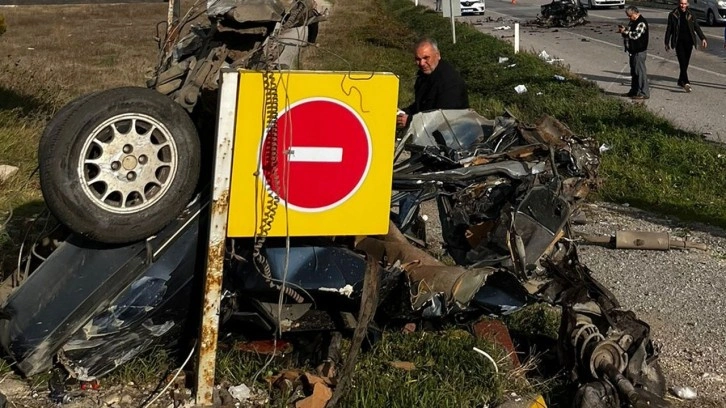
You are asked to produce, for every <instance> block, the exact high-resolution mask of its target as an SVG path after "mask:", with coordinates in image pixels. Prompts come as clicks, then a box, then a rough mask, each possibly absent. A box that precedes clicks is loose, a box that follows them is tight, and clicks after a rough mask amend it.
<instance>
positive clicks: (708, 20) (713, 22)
mask: <svg viewBox="0 0 726 408" xmlns="http://www.w3.org/2000/svg"><path fill="white" fill-rule="evenodd" d="M706 25H709V26H711V27H713V26H715V25H716V17H715V16H714V15H713V11H711V10H708V13H707V14H706Z"/></svg>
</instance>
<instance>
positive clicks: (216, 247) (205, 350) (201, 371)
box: [197, 190, 229, 406]
mask: <svg viewBox="0 0 726 408" xmlns="http://www.w3.org/2000/svg"><path fill="white" fill-rule="evenodd" d="M228 207H229V190H223V191H222V192H221V194H220V196H219V197H218V198H216V199H215V200H213V201H212V209H211V211H212V214H211V219H210V222H211V225H210V234H209V248H208V249H207V273H206V279H205V284H204V303H203V308H202V327H201V333H200V336H201V344H200V348H199V366H198V373H197V404H199V405H202V406H211V405H212V392H213V389H214V372H215V367H216V356H217V338H218V330H219V304H220V300H221V294H222V274H223V270H222V268H223V265H224V251H225V238H226V231H227V229H226V224H227V210H228Z"/></svg>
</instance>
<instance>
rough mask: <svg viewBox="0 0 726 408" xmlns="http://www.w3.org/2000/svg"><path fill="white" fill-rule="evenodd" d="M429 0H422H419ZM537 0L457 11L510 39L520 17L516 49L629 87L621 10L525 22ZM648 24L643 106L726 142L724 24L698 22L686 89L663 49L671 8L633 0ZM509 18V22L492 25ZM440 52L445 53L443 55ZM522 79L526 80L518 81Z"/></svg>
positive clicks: (607, 84) (603, 82) (504, 0)
mask: <svg viewBox="0 0 726 408" xmlns="http://www.w3.org/2000/svg"><path fill="white" fill-rule="evenodd" d="M426 1H428V0H422V2H424V4H425V2H426ZM547 3H548V2H545V1H542V0H539V1H535V0H517V3H516V4H512V3H511V2H510V0H487V2H486V6H487V12H486V14H485V16H465V17H459V19H460V21H467V22H469V23H472V24H474V26H475V27H477V28H478V29H479V30H480V31H482V32H485V33H489V34H491V35H494V36H496V37H499V38H503V39H506V40H509V41H512V42H513V39H514V23H515V22H518V23H520V50H525V51H531V52H533V53H536V54H540V53H541V52H542V51H546V52H547V54H549V55H550V56H552V57H554V58H559V59H562V63H564V64H566V65H567V66H569V68H570V70H571V71H572V72H573V73H576V74H579V75H580V76H582V77H585V78H587V79H590V80H593V81H595V82H597V84H598V85H599V86H600V87H601V88H602V89H603V90H605V92H607V93H611V94H613V95H619V94H622V93H625V92H628V90H629V86H630V68H629V66H628V56H627V54H626V53H625V52H624V51H623V44H622V39H621V36H620V35H619V34H617V33H616V32H615V29H616V27H617V25H618V24H625V23H626V22H627V19H626V18H625V13H624V10H620V9H618V8H617V7H614V8H605V9H596V10H591V11H589V13H588V20H589V23H588V24H586V25H582V26H577V27H573V28H541V27H538V26H534V25H531V24H527V22H529V21H531V20H534V19H535V18H536V16H537V14H538V13H539V12H540V6H541V5H542V4H547ZM432 4H433V2H432ZM639 8H640V11H641V13H642V14H643V16H644V17H645V18H646V19H648V22H649V26H650V30H651V33H650V46H649V51H648V60H647V62H646V66H647V70H648V78H649V79H650V87H651V97H650V99H649V100H647V101H645V104H646V105H647V107H648V109H650V110H651V111H653V112H655V113H657V114H659V115H661V116H663V117H666V118H669V119H671V120H672V121H673V122H674V123H675V124H676V125H677V126H678V127H680V128H682V129H686V130H690V131H693V132H695V133H697V134H701V135H703V136H704V137H705V138H706V139H708V140H712V141H717V142H721V143H726V109H724V108H723V107H722V106H721V103H722V101H723V96H724V90H726V49H724V39H723V32H724V27H723V26H716V27H708V26H705V24H702V28H703V31H704V33H705V34H706V36H707V40H708V48H707V49H706V50H704V51H701V50H698V51H694V52H693V56H692V57H691V65H690V68H689V71H688V75H689V78H690V80H691V84H692V85H693V92H692V93H685V92H684V91H683V90H682V89H681V88H680V87H678V86H677V85H676V80H677V78H678V61H677V59H676V56H675V54H674V53H673V51H670V52H666V51H665V47H664V40H663V39H664V35H665V27H666V16H667V13H668V10H669V9H663V8H653V7H644V6H639ZM502 26H510V27H511V28H510V29H509V30H501V29H497V28H499V27H502ZM444 58H446V56H444ZM524 85H525V86H526V84H524Z"/></svg>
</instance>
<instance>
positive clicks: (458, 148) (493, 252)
mask: <svg viewBox="0 0 726 408" xmlns="http://www.w3.org/2000/svg"><path fill="white" fill-rule="evenodd" d="M396 157H397V161H396V163H395V166H394V177H393V189H394V192H395V193H394V195H393V197H392V209H393V210H397V211H393V212H392V224H391V227H390V230H389V233H388V234H387V235H385V236H366V237H355V238H354V239H353V238H350V237H349V238H347V239H335V237H310V238H296V239H291V240H290V242H289V244H288V243H287V242H286V240H284V239H273V238H268V239H267V240H265V242H264V245H263V246H262V248H261V249H260V251H259V252H260V254H261V255H262V257H264V259H265V262H264V264H260V263H259V262H257V261H253V252H254V248H253V247H254V244H255V242H254V241H253V239H228V240H227V242H226V249H227V250H226V255H225V259H224V280H223V291H224V295H223V298H222V309H221V313H220V318H221V319H220V320H221V322H222V325H225V326H223V327H233V328H234V329H235V330H252V331H253V332H254V333H273V332H279V331H282V332H294V331H311V330H312V331H316V330H325V331H339V330H343V329H350V328H353V327H355V326H356V324H357V322H356V314H357V311H358V310H359V306H360V302H361V297H362V287H363V281H364V277H365V275H366V273H365V272H366V268H367V267H368V266H367V265H368V261H367V259H368V258H372V259H374V260H375V261H376V263H375V264H376V265H377V268H378V271H377V274H376V276H377V277H378V279H379V287H380V293H379V296H378V298H379V300H378V310H379V313H377V315H376V316H377V319H380V320H382V321H383V323H386V322H391V321H408V320H410V319H429V318H435V319H447V318H455V319H459V321H461V318H469V319H474V318H476V317H478V316H481V315H483V314H506V313H511V312H513V311H515V310H517V309H519V308H521V307H523V306H525V305H527V304H529V303H533V302H548V303H550V304H553V305H558V306H560V307H561V308H562V324H561V326H560V334H559V340H558V342H559V343H558V347H559V353H558V355H560V358H561V363H562V365H563V366H564V367H565V368H566V369H567V370H568V372H569V373H570V378H571V379H572V380H573V381H575V382H576V383H577V384H579V386H580V387H579V391H578V394H577V401H578V402H577V404H578V405H576V406H578V407H585V408H599V407H625V406H630V405H633V406H640V405H638V404H640V403H643V402H644V401H646V402H647V403H648V406H655V407H660V406H667V403H666V402H665V401H664V400H662V396H663V392H664V390H665V387H664V384H665V380H664V378H663V375H662V373H661V372H660V369H659V367H658V363H657V361H658V360H657V356H658V348H657V346H656V345H655V344H654V343H653V342H652V340H651V339H650V329H649V327H648V325H647V324H646V323H644V322H642V321H641V320H638V319H637V317H636V316H635V315H634V314H633V313H632V312H628V311H625V310H623V309H622V308H621V307H620V305H619V303H618V302H617V300H616V299H615V298H614V296H613V295H612V294H611V293H610V292H609V291H608V290H607V289H606V288H604V287H603V286H602V285H600V284H599V283H598V282H597V281H596V280H595V279H594V278H593V277H592V275H591V273H590V271H589V269H588V268H587V267H586V266H585V265H583V264H582V263H580V262H579V260H578V258H577V252H576V247H575V245H574V243H573V242H572V240H571V239H569V238H571V236H570V231H569V227H568V222H569V219H570V216H571V214H572V211H573V210H574V208H576V207H577V205H578V203H579V202H581V201H582V200H583V199H584V197H585V196H586V195H587V193H588V192H589V190H590V189H592V188H594V187H595V186H596V184H597V167H598V164H599V154H598V149H597V145H596V144H595V142H594V141H593V140H591V139H589V138H584V137H579V136H577V135H575V134H574V133H573V132H571V131H570V130H569V129H567V127H566V126H564V125H562V124H561V123H560V122H558V121H557V120H555V119H554V118H551V117H544V118H542V119H541V120H539V121H537V122H536V124H535V125H531V126H530V125H526V124H523V123H521V122H520V121H519V120H517V119H516V118H514V117H512V116H511V115H508V114H505V115H503V116H501V117H498V118H496V119H495V120H487V119H485V118H483V117H481V116H480V115H478V114H477V113H476V112H474V111H471V110H461V111H432V112H425V113H421V114H418V115H415V116H414V117H413V118H412V121H411V126H410V128H409V129H408V131H407V132H405V134H404V135H403V136H402V137H401V139H400V140H399V142H398V144H397V150H396ZM429 200H435V201H436V204H437V207H438V213H439V218H440V220H441V225H442V230H443V237H442V238H443V241H444V243H445V245H446V248H447V250H448V252H449V253H450V254H451V255H452V257H453V258H454V260H455V261H456V264H457V265H453V266H452V265H445V264H443V263H442V262H440V261H439V260H438V259H436V258H434V257H433V256H431V255H429V254H428V253H427V252H426V251H424V250H423V249H421V248H419V247H416V246H414V245H411V243H410V241H411V240H413V241H414V242H418V243H424V244H425V239H421V236H420V235H417V234H420V233H421V231H422V230H421V229H420V228H416V222H417V220H419V219H420V208H421V205H422V204H424V203H425V202H426V201H429ZM208 203H209V200H208V198H205V197H204V196H202V197H200V198H199V199H198V200H196V201H194V202H193V203H192V204H191V205H190V206H189V207H188V208H187V211H185V212H184V213H183V214H181V215H180V216H179V217H177V219H176V220H175V222H174V223H172V224H171V225H169V226H168V227H166V228H165V229H164V230H163V231H162V232H161V233H159V234H158V235H157V236H156V237H153V238H151V239H149V240H147V241H146V242H142V243H136V244H129V245H125V246H115V247H109V246H102V245H98V244H91V243H88V242H85V241H83V240H79V238H77V237H74V236H71V237H70V238H69V239H67V240H66V241H65V242H64V243H63V244H61V245H60V246H59V247H58V248H57V249H56V250H55V251H54V252H53V253H52V254H51V256H49V257H48V258H47V260H45V261H44V262H43V263H42V264H41V265H40V266H39V267H38V268H37V269H36V270H35V272H34V273H32V274H31V275H30V277H29V278H28V280H27V281H25V282H24V283H23V285H21V286H20V287H18V288H17V289H16V290H15V292H14V293H13V294H12V295H11V297H10V298H9V299H8V300H7V301H6V302H5V304H4V306H3V309H2V311H3V313H2V316H1V317H2V318H1V319H0V343H1V344H2V345H3V347H4V348H5V350H6V351H7V352H8V353H9V354H10V356H11V357H12V358H13V359H15V360H16V361H17V363H18V368H19V369H20V370H21V371H22V372H23V373H24V374H26V375H32V374H35V373H37V372H40V371H42V370H45V369H47V368H49V367H50V366H51V365H52V364H53V363H54V362H56V361H57V362H59V363H60V364H62V365H63V366H64V367H65V368H66V369H67V370H68V371H69V372H70V373H71V375H72V376H74V377H77V378H80V379H84V380H90V379H94V378H98V377H100V376H102V375H104V374H106V373H108V372H109V371H111V370H113V369H114V368H116V367H117V366H118V365H120V364H123V363H125V362H126V361H128V360H129V359H130V358H132V357H134V356H136V355H138V354H139V353H141V352H143V351H144V350H147V349H149V348H150V347H152V346H154V345H159V344H161V345H166V346H173V345H175V344H176V343H177V342H178V339H179V338H183V336H180V334H182V333H184V332H188V331H189V330H193V329H194V328H195V327H198V321H196V319H197V318H198V317H196V316H197V315H198V308H197V307H196V306H195V303H194V302H192V303H190V302H189V299H190V298H192V299H193V298H194V294H195V293H196V294H199V293H200V292H201V289H200V285H199V283H200V280H201V278H202V275H203V271H204V268H203V266H202V265H204V256H205V254H206V253H207V251H206V249H207V248H206V246H205V244H206V239H205V236H206V234H205V232H206V231H207V230H208V225H207V223H208V214H207V213H208V209H207V206H208ZM404 234H406V235H408V236H409V237H410V239H408V238H406V235H404ZM39 288H50V289H45V293H46V294H47V295H45V296H41V297H40V299H39V297H38V291H39ZM280 299H283V301H282V303H281V304H278V302H279V301H280ZM603 401H604V402H603ZM598 404H601V405H598Z"/></svg>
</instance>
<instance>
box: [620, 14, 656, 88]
mask: <svg viewBox="0 0 726 408" xmlns="http://www.w3.org/2000/svg"><path fill="white" fill-rule="evenodd" d="M625 15H626V16H628V20H630V22H629V23H628V26H627V27H623V26H621V25H619V26H618V33H620V34H622V36H623V41H624V42H625V51H626V52H627V53H628V56H629V57H630V59H629V61H628V62H630V76H631V77H632V78H631V80H630V91H629V92H628V93H626V94H624V95H623V96H627V97H629V98H633V99H648V98H650V88H649V87H648V72H647V71H646V69H645V60H646V58H647V57H648V36H649V34H650V30H649V29H648V22H647V21H646V20H645V17H643V16H642V15H641V14H640V11H638V8H637V7H635V6H628V7H627V8H626V9H625Z"/></svg>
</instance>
